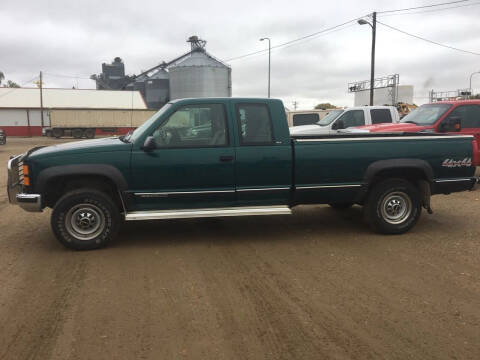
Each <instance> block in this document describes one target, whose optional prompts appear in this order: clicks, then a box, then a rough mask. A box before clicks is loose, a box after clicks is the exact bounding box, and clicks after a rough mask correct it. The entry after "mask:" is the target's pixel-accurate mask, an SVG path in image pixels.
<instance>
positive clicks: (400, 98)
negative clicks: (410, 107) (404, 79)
mask: <svg viewBox="0 0 480 360" xmlns="http://www.w3.org/2000/svg"><path fill="white" fill-rule="evenodd" d="M392 91H394V88H382V89H375V90H374V96H373V105H392V97H393V96H392ZM354 94H355V100H354V105H353V106H364V105H370V90H363V91H358V92H355V93H354ZM396 99H397V102H402V103H407V104H413V85H399V86H398V93H397V95H396Z"/></svg>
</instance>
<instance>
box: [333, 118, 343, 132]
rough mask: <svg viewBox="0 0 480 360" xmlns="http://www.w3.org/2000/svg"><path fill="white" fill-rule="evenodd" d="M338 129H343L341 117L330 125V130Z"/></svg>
mask: <svg viewBox="0 0 480 360" xmlns="http://www.w3.org/2000/svg"><path fill="white" fill-rule="evenodd" d="M340 129H345V123H344V122H343V120H342V119H338V120H337V121H335V122H334V123H333V125H332V130H340Z"/></svg>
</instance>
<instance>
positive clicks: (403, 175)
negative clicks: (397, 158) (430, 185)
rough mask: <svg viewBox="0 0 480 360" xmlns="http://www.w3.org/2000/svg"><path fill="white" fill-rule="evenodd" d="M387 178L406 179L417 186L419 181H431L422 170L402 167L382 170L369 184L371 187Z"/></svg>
mask: <svg viewBox="0 0 480 360" xmlns="http://www.w3.org/2000/svg"><path fill="white" fill-rule="evenodd" d="M387 178H397V179H405V180H407V181H410V182H411V183H413V184H416V183H417V182H418V181H419V180H425V181H429V180H428V178H427V176H426V174H425V172H424V171H422V170H421V169H419V168H415V167H410V168H409V167H401V168H391V169H384V170H380V171H379V172H377V173H376V174H375V175H374V176H373V178H372V180H371V181H370V183H369V187H370V186H372V185H374V184H375V183H378V182H380V181H383V180H385V179H387Z"/></svg>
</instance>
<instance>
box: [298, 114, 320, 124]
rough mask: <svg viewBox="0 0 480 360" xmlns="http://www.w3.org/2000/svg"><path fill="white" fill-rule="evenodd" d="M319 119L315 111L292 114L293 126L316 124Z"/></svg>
mask: <svg viewBox="0 0 480 360" xmlns="http://www.w3.org/2000/svg"><path fill="white" fill-rule="evenodd" d="M319 120H320V117H319V116H318V114H316V113H310V114H294V115H293V126H300V125H311V124H316V123H317V122H318V121H319Z"/></svg>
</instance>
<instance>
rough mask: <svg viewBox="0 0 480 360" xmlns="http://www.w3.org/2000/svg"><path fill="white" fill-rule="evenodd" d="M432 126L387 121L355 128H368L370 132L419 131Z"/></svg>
mask: <svg viewBox="0 0 480 360" xmlns="http://www.w3.org/2000/svg"><path fill="white" fill-rule="evenodd" d="M431 128H432V126H420V125H415V124H412V123H397V124H391V123H386V124H376V125H367V126H357V127H355V129H359V130H368V131H369V132H397V131H398V132H419V131H423V130H426V129H431Z"/></svg>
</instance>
